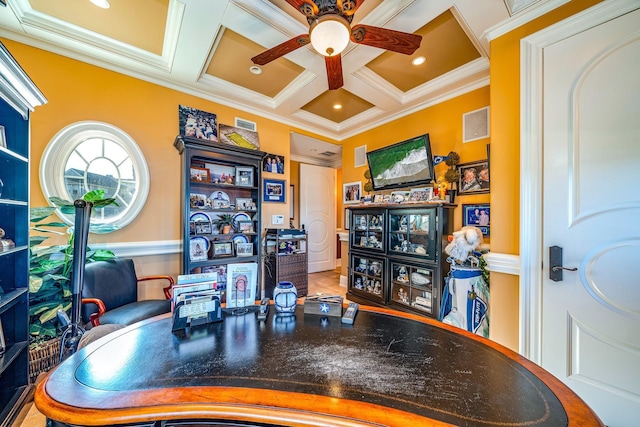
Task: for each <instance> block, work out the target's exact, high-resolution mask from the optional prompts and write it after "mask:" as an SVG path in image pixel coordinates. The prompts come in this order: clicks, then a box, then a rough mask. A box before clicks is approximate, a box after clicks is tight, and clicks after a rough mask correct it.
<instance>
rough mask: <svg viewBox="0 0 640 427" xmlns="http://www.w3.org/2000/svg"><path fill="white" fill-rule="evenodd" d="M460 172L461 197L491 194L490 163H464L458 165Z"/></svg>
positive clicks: (459, 187) (484, 161)
mask: <svg viewBox="0 0 640 427" xmlns="http://www.w3.org/2000/svg"><path fill="white" fill-rule="evenodd" d="M458 170H459V171H460V182H459V183H458V194H459V195H461V196H462V195H465V194H482V193H488V192H489V162H488V161H487V160H480V161H478V162H471V163H462V164H460V165H458Z"/></svg>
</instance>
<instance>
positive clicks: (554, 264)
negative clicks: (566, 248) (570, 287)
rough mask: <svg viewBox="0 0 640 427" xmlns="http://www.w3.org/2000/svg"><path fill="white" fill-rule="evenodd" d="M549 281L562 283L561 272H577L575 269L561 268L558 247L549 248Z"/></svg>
mask: <svg viewBox="0 0 640 427" xmlns="http://www.w3.org/2000/svg"><path fill="white" fill-rule="evenodd" d="M549 265H550V268H549V279H551V280H553V281H554V282H562V280H563V279H562V270H567V271H578V269H577V268H575V267H573V268H569V267H563V266H562V248H561V247H560V246H549Z"/></svg>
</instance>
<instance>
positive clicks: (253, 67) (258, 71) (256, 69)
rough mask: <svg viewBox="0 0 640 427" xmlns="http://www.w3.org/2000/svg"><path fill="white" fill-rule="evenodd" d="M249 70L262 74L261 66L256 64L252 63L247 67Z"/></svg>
mask: <svg viewBox="0 0 640 427" xmlns="http://www.w3.org/2000/svg"><path fill="white" fill-rule="evenodd" d="M249 71H251V72H252V73H253V74H262V68H260V67H258V66H257V65H252V66H251V67H249Z"/></svg>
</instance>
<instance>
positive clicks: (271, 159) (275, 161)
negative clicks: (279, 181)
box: [262, 154, 284, 174]
mask: <svg viewBox="0 0 640 427" xmlns="http://www.w3.org/2000/svg"><path fill="white" fill-rule="evenodd" d="M262 170H263V171H264V172H271V173H279V174H284V156H281V155H279V154H267V155H266V156H265V158H264V159H262Z"/></svg>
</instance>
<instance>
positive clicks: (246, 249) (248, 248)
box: [236, 243, 253, 256]
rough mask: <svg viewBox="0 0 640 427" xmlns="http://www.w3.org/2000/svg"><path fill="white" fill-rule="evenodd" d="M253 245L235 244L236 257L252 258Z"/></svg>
mask: <svg viewBox="0 0 640 427" xmlns="http://www.w3.org/2000/svg"><path fill="white" fill-rule="evenodd" d="M252 255H253V243H236V256H252Z"/></svg>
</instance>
